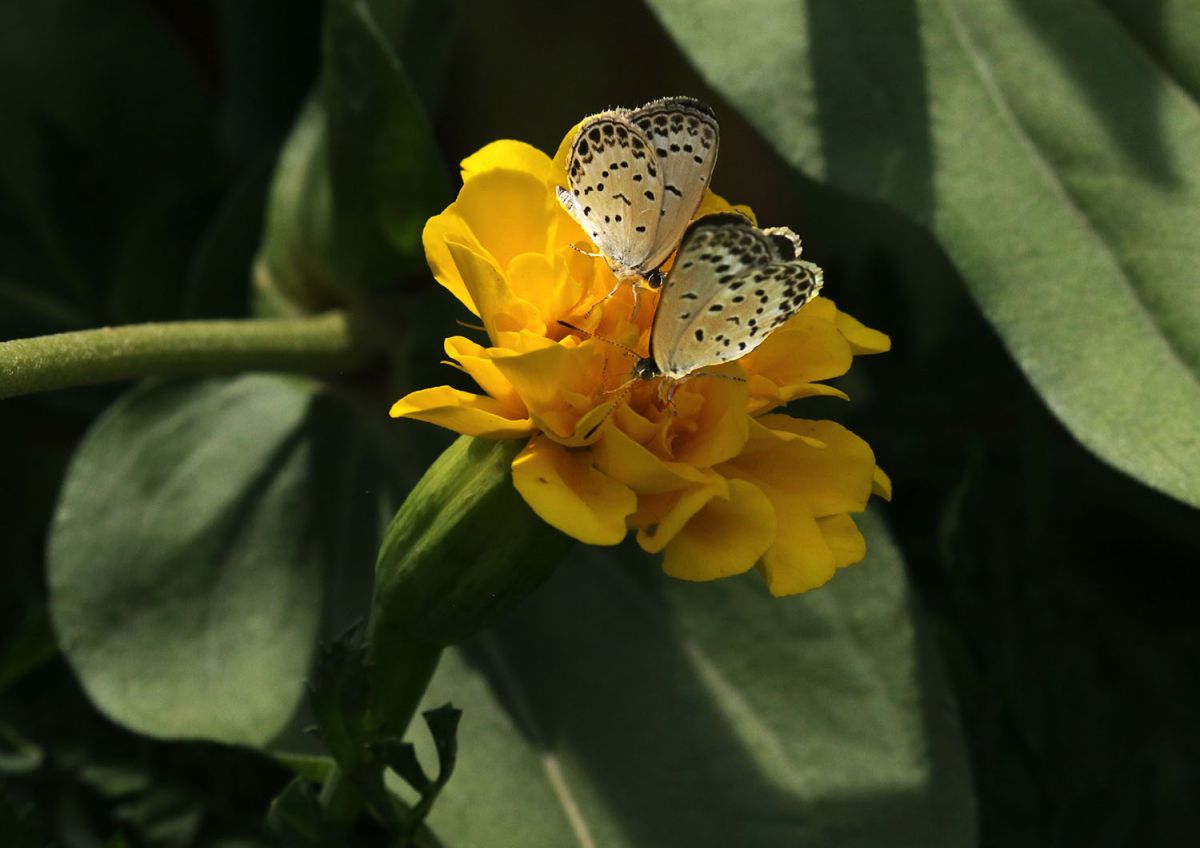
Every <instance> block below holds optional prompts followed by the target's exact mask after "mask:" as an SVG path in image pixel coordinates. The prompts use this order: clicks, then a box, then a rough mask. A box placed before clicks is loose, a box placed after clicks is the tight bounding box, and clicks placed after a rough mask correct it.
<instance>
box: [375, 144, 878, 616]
mask: <svg viewBox="0 0 1200 848" xmlns="http://www.w3.org/2000/svg"><path fill="white" fill-rule="evenodd" d="M569 138H570V134H568V139H569ZM565 155H566V141H564V145H563V147H561V148H560V149H559V153H558V155H557V156H556V158H555V159H554V160H551V159H550V158H549V157H548V156H546V155H545V154H544V153H542V152H541V151H539V150H537V149H535V148H533V147H530V146H529V145H527V144H523V143H521V142H517V141H498V142H494V143H492V144H489V145H488V146H486V147H484V148H483V149H482V150H480V151H479V152H477V153H475V154H474V155H472V156H470V157H469V158H467V159H466V160H465V161H464V162H463V163H462V179H463V187H462V190H461V191H460V192H459V194H458V198H457V199H456V200H455V201H454V203H452V204H450V206H449V207H448V208H447V209H446V210H445V211H444V212H442V213H441V214H440V215H436V216H435V217H433V218H431V219H430V220H429V222H428V223H427V224H426V226H425V232H424V243H425V252H426V256H427V258H428V260H429V265H430V267H431V269H432V270H433V274H434V276H435V277H436V278H437V281H438V282H439V283H441V284H442V285H443V286H444V287H445V288H446V289H448V290H449V291H450V293H451V294H453V295H454V296H455V297H457V298H458V299H459V300H460V301H461V302H462V304H463V305H464V306H465V307H466V308H467V309H469V310H470V311H471V312H472V313H474V314H475V315H477V316H478V317H479V318H480V319H481V321H482V323H483V326H484V329H485V331H486V333H487V344H479V343H477V342H475V341H472V340H470V339H468V338H465V337H463V336H454V337H451V338H448V339H446V343H445V349H446V355H447V356H448V357H449V359H450V360H451V361H450V362H449V363H447V364H450V365H453V366H454V367H457V368H459V369H460V370H462V371H464V372H465V373H467V374H468V375H470V376H471V377H472V378H473V379H474V381H475V382H476V383H477V384H478V385H479V387H480V389H482V393H481V394H473V393H470V392H464V391H460V390H458V389H454V388H451V387H449V386H440V387H438V388H430V389H423V390H420V391H416V392H413V393H411V394H409V395H408V396H407V397H404V398H403V399H401V400H400V401H398V402H397V403H396V404H395V405H394V406H393V407H392V410H391V414H392V416H393V417H405V418H416V419H419V420H422V421H428V422H431V423H433V424H437V425H440V426H442V427H447V428H449V429H451V430H454V431H456V432H458V433H465V434H468V435H472V436H481V437H485V438H489V439H525V440H528V444H527V445H526V446H525V448H524V450H522V451H521V452H520V453H519V454H518V455H517V457H516V459H515V460H513V463H512V475H513V484H514V485H515V486H516V488H517V490H518V491H519V492H520V493H521V495H522V496H523V497H524V499H525V501H526V502H527V503H528V504H529V506H530V507H531V508H532V509H533V510H534V511H535V512H536V513H537V514H538V515H539V516H541V518H542V519H544V520H545V521H546V522H548V523H549V524H551V525H553V526H554V527H556V528H558V529H559V530H561V531H562V532H564V533H566V534H568V535H569V536H573V537H574V538H576V539H579V540H580V541H582V542H586V543H588V544H594V545H615V544H617V543H618V542H620V541H621V540H622V539H624V538H625V536H626V534H627V533H628V532H629V531H630V530H631V529H632V530H636V532H637V540H638V543H639V544H640V545H641V546H642V547H643V548H644V549H645V550H647V551H650V552H652V553H657V552H660V551H661V552H662V553H663V568H664V570H665V571H666V572H667V573H668V574H671V575H673V576H675V577H679V578H683V579H686V580H711V579H714V578H718V577H727V576H730V575H733V574H739V573H741V572H744V571H747V570H749V569H750V568H752V567H755V566H757V567H758V569H759V571H760V572H761V573H762V575H763V576H764V578H765V579H766V582H767V587H768V588H769V589H770V591H771V592H772V593H773V594H775V595H788V594H793V593H796V592H804V591H806V590H808V589H813V588H815V587H817V586H820V585H821V584H823V583H825V582H826V581H827V580H829V578H830V577H832V576H833V574H834V572H835V571H836V570H837V569H838V568H840V567H842V566H846V565H850V564H851V563H855V562H858V561H859V560H861V559H862V558H863V557H864V555H865V553H866V543H865V542H864V540H863V537H862V534H861V533H859V531H858V529H857V527H856V526H855V524H854V521H853V519H852V518H851V517H850V516H851V513H855V512H861V511H862V510H863V509H865V507H866V504H867V500H868V498H869V497H870V496H871V494H872V492H874V493H875V494H878V495H882V496H883V497H885V498H887V497H890V488H891V484H890V482H889V481H888V478H887V476H886V475H885V474H884V473H883V471H882V470H880V469H879V468H878V466H876V464H875V455H874V453H873V452H872V451H871V448H870V446H869V445H867V443H866V442H864V441H863V440H862V439H860V438H859V437H858V436H855V435H854V434H853V433H851V432H850V431H848V430H846V429H845V428H844V427H842V426H841V425H839V424H835V423H834V422H832V421H806V420H801V419H796V418H791V417H789V416H788V415H784V414H779V413H777V412H773V410H776V409H778V408H780V407H782V406H783V405H784V404H786V403H788V402H789V401H792V400H795V399H797V398H803V397H810V396H813V395H833V396H837V397H845V395H844V394H843V393H842V392H841V391H840V390H838V389H836V388H834V387H832V386H828V385H826V384H824V383H823V382H821V381H823V380H828V379H830V378H833V377H838V376H840V375H842V374H844V373H845V372H846V371H847V370H848V369H849V368H850V363H851V360H852V359H853V357H854V356H856V355H860V354H867V353H879V352H882V351H885V350H888V348H889V347H890V345H891V343H890V341H889V340H888V337H887V336H885V335H884V334H882V333H880V332H878V331H876V330H872V329H869V328H867V327H865V326H863V325H862V324H860V323H859V322H858V321H856V320H854V319H853V318H851V317H850V316H849V315H847V314H845V313H843V312H839V311H838V309H837V307H836V306H834V304H833V302H832V301H831V300H828V299H826V298H817V299H815V300H814V301H812V302H811V303H809V304H808V305H806V306H805V307H804V308H803V309H801V310H800V311H799V312H798V313H797V314H796V315H795V316H794V317H793V318H792V319H791V320H789V321H788V322H787V323H786V324H784V325H783V326H782V327H780V328H779V329H778V330H776V331H775V332H774V333H773V334H772V335H771V336H770V337H769V338H768V339H767V340H766V341H765V342H763V344H762V345H761V346H760V347H759V348H758V349H757V350H754V351H753V352H751V353H750V354H748V355H747V356H745V357H743V358H742V359H741V360H739V361H737V362H734V363H729V364H727V365H724V366H721V367H720V368H719V369H711V370H718V371H720V372H722V373H726V374H730V375H737V376H742V377H745V380H744V381H734V380H716V379H690V380H686V381H685V382H683V383H682V384H680V385H679V387H678V389H677V391H676V392H675V395H674V397H673V399H672V406H671V407H667V406H665V405H664V404H663V402H662V401H661V400H660V397H659V392H658V390H657V389H658V387H657V386H656V385H654V384H652V383H644V382H642V383H637V384H635V385H633V386H632V389H631V390H629V391H626V392H616V393H614V392H613V391H612V390H613V389H614V388H616V387H617V386H620V385H621V384H623V383H625V382H626V381H627V380H628V379H629V377H630V372H631V369H632V365H633V360H632V359H631V358H630V357H629V356H628V354H627V353H625V352H623V351H622V350H621V349H620V348H618V347H617V346H615V345H612V344H608V343H606V342H605V341H603V340H602V339H610V340H615V341H620V342H622V343H624V344H627V345H629V346H631V347H633V348H635V349H637V350H639V351H645V350H646V348H647V343H648V339H649V332H650V325H651V319H652V316H653V314H654V306H655V305H656V302H657V294H656V293H654V292H650V291H645V290H643V291H642V292H641V293H640V295H641V308H640V309H639V310H638V311H637V316H636V320H633V319H631V316H632V314H633V312H634V309H633V291H632V289H631V288H630V287H628V286H623V287H622V288H621V289H620V290H619V292H618V294H616V295H615V296H613V297H612V298H610V299H609V300H607V301H604V302H603V303H601V304H600V306H599V307H596V308H592V307H594V306H595V304H597V302H599V301H600V300H601V299H602V298H603V297H604V295H605V294H606V293H607V292H608V291H609V290H610V289H611V288H612V287H613V283H614V279H613V276H612V273H611V272H610V271H609V269H608V266H607V265H606V264H605V262H604V260H603V259H601V258H592V257H588V256H585V255H583V253H581V252H580V251H579V250H576V249H575V248H574V247H573V245H579V246H582V247H583V249H584V250H589V251H591V252H594V248H590V247H588V245H589V244H590V243H589V242H588V241H587V239H586V236H585V234H584V232H583V231H582V230H581V229H580V228H579V226H578V225H577V224H576V223H575V222H574V221H572V220H571V218H570V217H569V216H568V215H567V213H566V212H565V211H563V210H562V208H561V207H560V206H559V204H558V202H557V200H556V198H555V193H554V190H555V187H556V186H559V185H565V184H566V175H565V172H564V169H563V162H564V161H565ZM733 208H734V207H732V206H730V205H729V204H728V203H727V202H726V201H724V200H723V199H721V198H720V197H718V196H717V195H715V194H712V193H711V192H710V193H709V194H708V195H707V196H706V197H705V199H704V202H703V204H702V205H701V208H700V210H699V212H698V213H697V214H698V215H704V214H708V213H711V212H720V211H729V210H731V209H733ZM737 209H738V211H740V212H742V213H743V214H750V211H749V210H748V209H746V208H745V207H737ZM589 310H590V311H589ZM560 321H565V322H568V323H570V324H574V325H577V326H579V327H581V328H583V329H586V330H588V331H589V332H591V333H594V334H596V336H599V337H600V338H580V337H579V336H578V335H577V334H573V333H571V332H570V331H568V330H566V329H565V328H564V327H562V326H561V325H560V324H559V322H560ZM597 424H600V425H601V426H596V425H597Z"/></svg>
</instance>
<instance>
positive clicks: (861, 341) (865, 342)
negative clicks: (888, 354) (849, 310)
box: [834, 311, 892, 356]
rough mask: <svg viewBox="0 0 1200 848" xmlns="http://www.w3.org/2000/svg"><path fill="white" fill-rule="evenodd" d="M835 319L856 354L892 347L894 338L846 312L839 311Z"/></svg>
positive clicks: (882, 350) (881, 351)
mask: <svg viewBox="0 0 1200 848" xmlns="http://www.w3.org/2000/svg"><path fill="white" fill-rule="evenodd" d="M834 320H835V325H836V326H837V329H838V332H839V333H841V334H842V335H843V336H845V338H846V341H847V342H849V343H850V349H851V350H852V351H853V352H854V355H855V356H863V355H865V354H870V353H883V352H885V351H889V350H891V349H892V340H891V339H889V338H888V337H887V336H886V335H884V334H883V333H881V332H879V331H878V330H872V329H871V328H870V327H867V326H865V325H863V324H862V323H860V322H859V321H858V320H857V319H855V318H853V317H851V316H849V315H847V314H846V313H845V312H841V311H839V312H838V314H837V318H836V319H834Z"/></svg>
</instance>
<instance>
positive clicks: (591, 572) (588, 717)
mask: <svg viewBox="0 0 1200 848" xmlns="http://www.w3.org/2000/svg"><path fill="white" fill-rule="evenodd" d="M862 525H863V529H864V531H865V532H866V534H867V536H868V545H869V549H870V555H869V557H868V559H867V561H866V562H864V563H863V564H861V565H857V566H854V567H853V568H850V569H848V570H846V571H843V572H841V573H840V574H838V576H837V577H835V578H834V580H833V582H832V583H831V584H830V585H829V586H827V587H825V588H823V589H820V590H819V591H816V592H812V593H810V594H808V595H804V596H802V597H798V598H791V599H774V598H771V597H770V596H769V595H768V594H767V593H766V591H765V590H764V589H763V587H762V586H761V583H760V581H759V580H758V578H757V576H755V575H747V576H745V577H744V578H738V579H731V580H724V581H720V582H716V583H705V584H688V583H683V582H678V581H671V580H668V579H667V578H665V577H663V576H661V574H660V573H659V571H658V569H657V567H656V563H655V561H654V560H653V559H651V558H649V557H645V556H630V557H622V558H620V559H619V558H618V557H617V556H614V555H612V554H610V553H607V552H605V551H602V550H599V549H595V548H589V549H580V553H581V556H579V557H578V558H577V560H576V561H575V563H574V564H573V565H572V566H571V567H567V568H564V569H562V570H561V571H560V572H559V573H558V574H557V575H556V576H555V578H554V579H553V580H552V581H551V583H550V584H549V585H548V586H547V587H546V589H545V590H543V591H542V592H540V593H538V594H537V595H535V596H534V597H533V598H532V599H531V600H530V601H529V602H528V603H527V604H526V605H525V606H523V607H522V608H521V609H520V610H518V611H517V612H516V613H515V614H514V615H513V616H512V617H511V618H510V619H509V620H508V622H507V623H506V624H505V625H503V626H501V628H500V629H499V632H498V633H497V634H496V635H494V636H489V637H485V638H483V639H482V640H480V641H479V642H478V643H476V644H474V645H471V646H469V647H468V651H467V654H466V658H467V659H466V660H465V661H464V658H463V655H462V654H450V655H448V656H447V659H446V660H445V661H444V662H443V666H442V668H441V669H440V670H439V673H438V675H437V676H436V677H435V679H434V682H433V686H432V687H431V690H430V693H429V695H428V697H427V699H426V703H427V704H432V703H438V702H440V701H442V700H445V699H447V698H453V700H454V701H455V703H457V704H460V705H461V706H462V707H463V708H464V715H463V720H462V726H461V728H460V735H459V748H460V753H459V763H458V769H457V770H456V772H455V777H454V780H453V781H451V783H450V785H449V787H448V788H447V789H446V791H445V792H443V793H442V796H441V797H440V799H439V801H438V804H437V805H436V806H435V807H434V810H433V813H432V815H431V818H430V821H431V823H432V825H433V826H434V828H435V829H436V830H437V832H438V834H439V835H440V836H441V837H442V838H443V839H445V840H446V841H447V842H449V843H450V844H462V845H470V844H487V842H488V835H489V834H495V833H504V834H506V838H508V839H509V840H511V844H514V845H523V846H530V848H541V846H558V845H588V844H595V845H606V846H641V845H654V846H661V848H670V847H671V846H688V848H703V847H704V846H713V847H714V848H716V846H729V845H738V846H764V848H765V846H772V848H773V846H779V845H837V846H864V848H866V847H867V846H871V848H875V846H879V845H927V846H947V848H949V846H954V848H960V846H971V845H974V844H975V838H976V835H975V834H976V828H975V821H974V805H973V799H972V793H971V788H970V777H969V771H968V768H967V764H966V762H965V756H964V752H963V750H962V739H961V737H960V731H959V728H958V725H957V722H956V720H955V714H956V711H955V707H954V704H953V702H952V700H951V697H950V694H949V690H948V687H947V684H946V682H945V680H944V678H943V675H942V672H941V669H940V666H939V663H938V659H937V657H936V655H935V654H934V653H933V651H932V650H931V648H930V645H929V644H928V641H927V637H926V635H925V633H924V631H923V629H922V627H921V626H920V623H919V621H918V619H917V616H916V613H915V611H914V608H913V602H912V598H911V597H910V595H909V592H908V589H907V587H906V583H905V576H904V567H903V564H902V562H901V561H900V557H899V554H898V552H897V550H896V548H895V546H894V544H893V543H892V541H891V539H890V538H889V536H888V534H887V532H886V531H885V530H884V528H883V526H882V525H881V523H880V522H879V521H878V519H876V518H875V517H873V516H871V515H868V516H866V517H864V518H863V519H862ZM631 553H632V552H631ZM621 559H627V560H630V562H629V563H628V565H622V564H621ZM472 666H474V668H472ZM480 670H482V673H483V675H486V678H487V679H489V680H490V681H491V683H492V687H491V688H489V687H488V686H487V685H486V684H485V682H484V679H483V677H481V673H480ZM493 692H495V693H496V694H493ZM500 704H503V705H504V707H503V708H502V707H501V706H500ZM419 742H421V743H423V745H424V751H425V752H428V748H429V747H430V746H429V743H428V742H425V741H424V740H421V739H419ZM531 809H535V810H539V811H540V812H539V814H538V815H537V816H530V815H528V814H527V812H526V811H528V810H531Z"/></svg>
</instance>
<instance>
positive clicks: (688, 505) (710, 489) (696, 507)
mask: <svg viewBox="0 0 1200 848" xmlns="http://www.w3.org/2000/svg"><path fill="white" fill-rule="evenodd" d="M728 497H729V481H728V480H726V479H725V478H724V477H722V476H721V475H720V474H717V473H715V472H713V471H706V472H703V477H702V478H701V479H700V480H698V481H697V482H696V483H695V484H693V485H691V486H689V487H687V488H686V489H681V490H679V491H677V492H666V493H662V494H649V495H643V496H642V497H641V498H639V499H638V511H637V514H636V515H635V516H634V524H635V525H636V526H638V527H640V528H641V529H639V530H638V534H637V540H638V544H639V545H641V546H642V550H644V551H646V552H648V553H652V554H656V553H658V552H659V551H661V550H662V549H663V548H665V547H666V546H667V545H668V544H669V543H670V542H671V540H672V539H674V538H675V536H676V535H677V534H678V533H679V531H680V530H682V529H683V528H684V526H685V525H686V524H687V523H688V522H689V521H691V520H692V517H693V516H695V515H696V513H698V512H699V511H700V510H701V509H703V508H704V506H705V504H707V503H708V502H709V501H710V500H712V499H713V498H728Z"/></svg>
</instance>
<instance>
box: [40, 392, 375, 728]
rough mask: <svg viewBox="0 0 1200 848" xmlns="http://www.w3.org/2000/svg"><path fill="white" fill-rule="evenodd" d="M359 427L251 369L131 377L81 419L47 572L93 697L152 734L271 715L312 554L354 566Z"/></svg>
mask: <svg viewBox="0 0 1200 848" xmlns="http://www.w3.org/2000/svg"><path fill="white" fill-rule="evenodd" d="M360 429H361V428H360V425H359V424H358V423H357V422H354V421H353V420H350V419H349V417H348V416H347V415H346V413H345V412H344V411H343V410H342V409H341V408H340V407H338V406H335V405H334V404H333V402H332V401H330V400H329V399H327V398H325V397H324V396H321V395H318V394H317V393H315V392H314V390H313V388H312V387H311V386H310V384H307V383H304V382H301V381H297V380H288V379H283V378H278V377H268V376H255V375H251V376H244V377H240V378H237V379H231V380H213V381H206V382H199V383H171V384H163V385H153V386H148V387H141V388H139V389H136V390H134V391H133V392H132V393H130V394H129V395H126V396H125V397H123V398H122V399H121V400H120V401H118V402H117V403H116V404H115V405H114V406H113V407H112V408H111V409H110V410H109V411H108V412H107V413H106V414H105V415H104V416H102V417H101V418H100V419H99V420H98V421H97V423H96V424H95V425H94V427H93V428H92V430H91V431H90V432H89V433H88V435H87V436H86V438H85V439H84V442H83V444H82V445H81V447H80V449H79V452H78V453H77V454H76V456H75V459H74V461H73V462H72V465H71V468H70V470H69V472H68V475H67V480H66V483H65V485H64V489H63V492H62V495H61V498H60V502H59V507H58V511H57V515H56V517H55V520H54V524H53V527H52V530H51V536H50V543H49V584H50V608H51V615H52V619H53V621H54V625H55V629H56V631H57V633H58V637H59V641H60V645H61V647H62V650H63V652H64V654H65V655H66V657H67V660H68V661H69V663H70V665H71V667H72V668H73V669H74V671H75V673H76V674H77V675H78V677H79V679H80V682H81V683H82V684H83V687H84V689H85V691H86V692H87V693H88V695H89V696H90V697H91V699H92V700H93V701H94V703H95V704H96V705H97V707H99V708H100V710H101V711H103V712H104V713H105V714H107V715H108V716H109V717H110V718H112V719H113V720H115V721H117V722H119V723H121V724H123V725H125V726H127V727H130V728H132V729H134V730H136V731H138V732H141V733H144V734H147V735H150V736H156V737H164V738H202V739H212V740H217V741H223V742H234V743H244V744H251V745H262V744H265V743H266V742H268V741H269V740H270V739H271V738H272V737H274V736H275V735H276V734H277V733H278V732H279V731H280V730H281V729H282V728H283V727H284V725H285V724H286V723H287V721H288V719H289V717H290V716H291V715H292V713H293V711H294V709H295V707H296V704H297V702H298V700H299V699H300V697H301V695H302V684H303V681H304V678H305V676H306V674H307V671H308V666H309V660H310V657H311V655H312V652H313V648H314V645H315V641H316V638H317V633H318V628H319V626H320V623H321V619H322V595H323V590H322V582H323V575H322V569H325V570H326V571H327V572H328V573H329V577H330V578H333V577H334V575H340V574H341V573H342V572H355V571H359V570H366V571H367V573H369V563H370V561H371V557H372V550H371V549H372V548H373V547H374V545H375V544H376V543H377V540H378V534H379V528H380V526H381V522H382V521H383V520H384V515H386V513H385V512H384V510H386V509H388V508H389V507H390V504H391V500H392V499H391V494H390V493H389V492H388V486H387V485H386V484H385V483H383V482H382V481H381V480H380V478H382V477H384V476H385V475H384V472H383V469H385V468H386V466H387V456H386V454H385V452H384V451H382V450H381V449H379V447H378V445H376V444H375V443H374V442H372V440H371V438H370V437H369V436H366V435H363V433H362V432H359V430H360ZM380 500H383V501H384V504H383V506H382V507H381V506H380V503H379V501H380ZM381 513H382V515H381ZM372 521H373V527H374V529H373V530H372V529H371V525H372ZM362 537H365V538H362ZM339 591H340V589H339ZM362 603H363V606H361V607H360V609H359V615H360V616H361V615H362V614H364V613H365V600H364V601H363V602H362Z"/></svg>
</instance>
